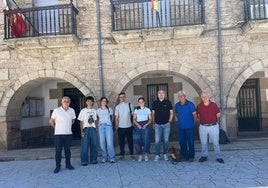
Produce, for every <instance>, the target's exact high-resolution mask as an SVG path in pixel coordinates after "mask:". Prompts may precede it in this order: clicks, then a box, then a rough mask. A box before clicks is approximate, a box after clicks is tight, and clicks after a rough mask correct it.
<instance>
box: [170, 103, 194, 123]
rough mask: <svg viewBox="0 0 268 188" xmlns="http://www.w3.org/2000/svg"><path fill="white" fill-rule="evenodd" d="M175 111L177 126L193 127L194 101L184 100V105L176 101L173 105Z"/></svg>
mask: <svg viewBox="0 0 268 188" xmlns="http://www.w3.org/2000/svg"><path fill="white" fill-rule="evenodd" d="M175 112H176V114H177V117H178V127H179V128H193V127H194V116H193V113H194V112H195V106H194V103H192V102H191V101H188V100H187V101H186V103H185V104H184V105H181V103H180V102H177V103H176V105H175Z"/></svg>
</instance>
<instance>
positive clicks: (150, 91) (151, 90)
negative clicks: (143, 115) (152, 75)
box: [147, 83, 168, 109]
mask: <svg viewBox="0 0 268 188" xmlns="http://www.w3.org/2000/svg"><path fill="white" fill-rule="evenodd" d="M160 89H163V90H164V91H165V93H166V95H165V98H166V99H168V84H167V83H163V84H149V85H147V95H148V96H147V99H148V101H147V102H148V107H149V108H150V109H152V107H153V102H154V101H155V100H156V99H157V93H158V91H159V90H160Z"/></svg>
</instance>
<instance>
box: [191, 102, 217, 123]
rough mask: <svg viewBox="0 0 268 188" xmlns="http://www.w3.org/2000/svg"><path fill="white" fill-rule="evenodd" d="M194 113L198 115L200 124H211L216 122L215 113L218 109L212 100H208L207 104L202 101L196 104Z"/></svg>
mask: <svg viewBox="0 0 268 188" xmlns="http://www.w3.org/2000/svg"><path fill="white" fill-rule="evenodd" d="M196 113H197V115H198V116H199V119H200V124H202V125H204V124H211V123H216V122H217V121H218V120H217V114H218V113H220V109H219V107H218V106H217V104H216V103H214V102H211V101H210V102H209V105H208V106H205V105H204V103H203V102H202V103H200V104H199V105H197V108H196Z"/></svg>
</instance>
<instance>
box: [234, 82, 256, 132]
mask: <svg viewBox="0 0 268 188" xmlns="http://www.w3.org/2000/svg"><path fill="white" fill-rule="evenodd" d="M259 99H260V89H259V79H248V80H246V81H245V82H244V84H243V85H242V87H241V88H240V90H239V93H238V96H237V114H238V131H260V130H261V126H260V105H259V101H260V100H259Z"/></svg>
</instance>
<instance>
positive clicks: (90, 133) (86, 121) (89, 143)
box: [78, 96, 98, 166]
mask: <svg viewBox="0 0 268 188" xmlns="http://www.w3.org/2000/svg"><path fill="white" fill-rule="evenodd" d="M93 105H94V98H93V97H92V96H88V97H86V108H83V109H82V110H81V111H80V113H79V116H78V120H79V121H80V130H81V154H80V157H81V164H82V166H87V165H88V164H89V163H91V164H97V163H98V161H97V157H98V134H97V122H96V121H97V111H96V110H95V109H93ZM88 148H90V158H89V156H88Z"/></svg>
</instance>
